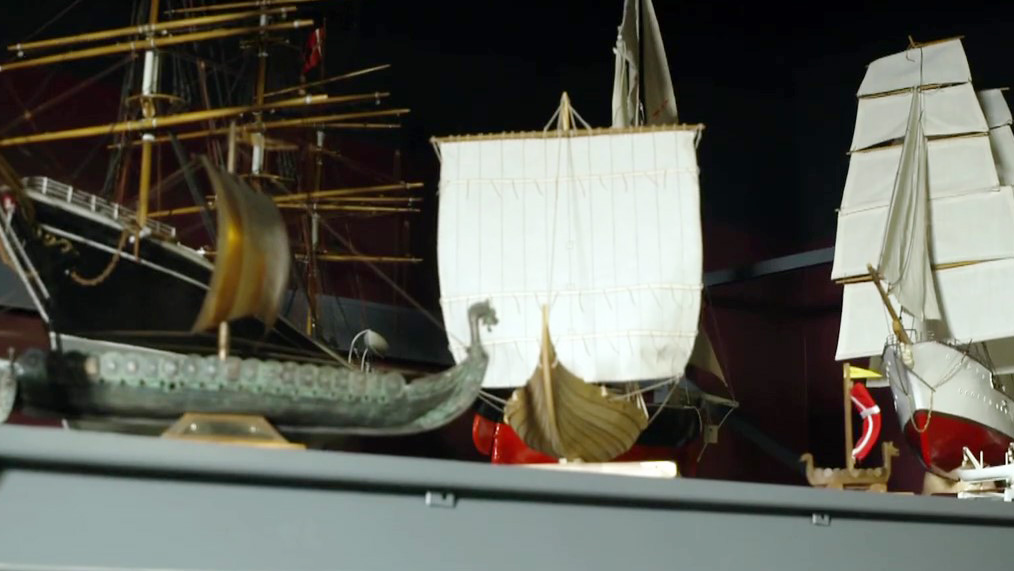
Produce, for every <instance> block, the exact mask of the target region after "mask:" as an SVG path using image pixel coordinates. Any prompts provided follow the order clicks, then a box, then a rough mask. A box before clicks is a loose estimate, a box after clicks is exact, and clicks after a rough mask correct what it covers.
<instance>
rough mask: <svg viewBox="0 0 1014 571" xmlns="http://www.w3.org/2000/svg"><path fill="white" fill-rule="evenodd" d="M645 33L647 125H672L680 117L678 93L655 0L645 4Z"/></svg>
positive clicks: (645, 119) (643, 13)
mask: <svg viewBox="0 0 1014 571" xmlns="http://www.w3.org/2000/svg"><path fill="white" fill-rule="evenodd" d="M641 17H642V20H641V21H642V25H641V36H642V39H643V45H644V68H643V70H642V71H643V73H644V80H643V86H644V122H645V124H646V125H671V124H675V123H676V122H677V119H676V93H675V91H674V90H673V87H672V77H671V76H670V75H669V59H668V58H667V57H666V55H665V46H664V45H662V32H661V30H659V27H658V19H657V18H655V7H654V6H653V5H652V3H651V0H643V4H642V6H641Z"/></svg>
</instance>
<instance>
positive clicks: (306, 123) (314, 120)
mask: <svg viewBox="0 0 1014 571" xmlns="http://www.w3.org/2000/svg"><path fill="white" fill-rule="evenodd" d="M383 95H384V96H385V97H386V96H387V94H386V93H385V94H383ZM270 106H271V103H268V104H266V105H265V107H270ZM408 112H409V110H408V109H385V110H383V111H360V112H356V113H339V114H335V115H318V116H315V117H299V118H296V119H280V120H278V121H266V122H264V123H262V124H261V125H259V126H258V127H257V128H261V127H263V128H264V129H284V128H288V127H328V126H332V125H334V126H344V125H356V123H336V122H338V121H343V120H345V119H360V118H371V117H390V116H398V115H404V114H405V113H408ZM369 124H370V123H361V125H369ZM381 124H383V125H387V124H388V123H376V125H381ZM249 130H251V129H248V128H247V126H246V125H244V126H241V127H239V131H240V133H245V132H247V131H249ZM228 134H229V129H228V128H227V127H222V128H218V129H205V130H203V131H192V132H189V133H179V134H177V135H176V138H177V139H179V140H181V141H186V140H188V139H200V138H203V137H210V136H212V135H228ZM154 142H155V143H168V142H169V137H156V138H155V141H154ZM132 144H133V145H138V144H140V143H138V142H136V141H135V142H133V143H132Z"/></svg>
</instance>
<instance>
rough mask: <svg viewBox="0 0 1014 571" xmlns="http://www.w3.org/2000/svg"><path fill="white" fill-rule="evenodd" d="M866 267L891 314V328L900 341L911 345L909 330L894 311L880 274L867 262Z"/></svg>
mask: <svg viewBox="0 0 1014 571" xmlns="http://www.w3.org/2000/svg"><path fill="white" fill-rule="evenodd" d="M866 268H867V269H868V270H869V272H870V278H871V279H872V280H873V285H875V286H876V287H877V293H879V294H880V300H881V301H883V302H884V307H886V308H887V312H888V313H889V314H890V315H891V328H892V329H893V330H894V335H895V336H896V337H897V338H898V341H901V342H902V343H904V344H906V345H911V344H912V340H911V339H910V338H909V337H908V332H907V331H905V328H904V327H902V325H901V319H899V318H898V314H897V313H896V312H895V311H894V307H893V306H892V305H891V300H890V299H888V297H887V292H886V291H884V287H883V286H881V285H880V276H878V275H877V270H875V269H873V266H872V265H870V264H866Z"/></svg>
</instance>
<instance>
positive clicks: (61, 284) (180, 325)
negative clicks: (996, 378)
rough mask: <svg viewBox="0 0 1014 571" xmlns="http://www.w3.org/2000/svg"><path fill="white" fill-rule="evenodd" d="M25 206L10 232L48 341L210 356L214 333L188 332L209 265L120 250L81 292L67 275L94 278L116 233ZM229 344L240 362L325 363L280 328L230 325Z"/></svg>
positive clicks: (157, 241) (299, 336) (157, 245)
mask: <svg viewBox="0 0 1014 571" xmlns="http://www.w3.org/2000/svg"><path fill="white" fill-rule="evenodd" d="M33 203H34V206H35V211H36V220H35V222H36V224H35V226H34V228H33V227H32V225H31V224H30V223H29V222H28V221H27V220H25V219H23V218H22V217H19V216H15V217H13V219H12V220H11V225H12V229H13V231H14V234H15V235H16V236H17V238H18V240H19V242H21V243H22V245H23V247H24V252H25V255H26V257H27V258H28V260H29V261H30V263H31V265H32V266H33V269H34V271H35V272H37V274H38V276H39V278H40V281H41V283H42V285H43V286H44V288H45V292H43V291H39V290H40V288H39V287H38V286H37V285H36V287H35V289H36V293H37V298H38V299H39V300H40V301H39V303H40V304H42V305H43V306H44V308H43V309H44V310H45V311H44V312H45V314H46V315H47V317H48V321H49V324H48V325H49V329H50V331H51V332H52V333H54V334H56V336H57V337H59V335H72V336H75V337H82V338H86V339H93V340H100V341H110V342H115V343H123V344H127V345H134V346H138V347H147V348H152V349H161V350H166V351H174V352H178V353H198V354H212V353H214V352H215V351H216V350H217V334H216V332H213V331H211V332H201V333H192V332H191V331H190V329H191V326H192V325H193V324H194V322H195V321H196V318H197V315H198V313H199V311H200V309H201V305H202V303H203V301H204V295H205V292H206V291H207V289H206V288H207V284H208V283H209V281H210V279H211V267H210V265H209V264H208V263H205V262H203V261H202V260H201V259H200V258H199V257H198V256H197V255H196V254H195V253H194V252H192V251H188V250H186V249H184V248H183V247H181V246H179V245H177V244H175V243H172V242H171V241H167V240H165V239H163V238H161V237H147V238H144V239H142V241H141V247H140V251H139V257H138V258H135V257H134V253H133V244H131V243H130V242H129V241H128V242H127V243H126V244H125V245H124V247H123V250H122V252H121V254H120V256H119V260H118V261H117V262H116V265H115V267H114V268H113V270H112V272H111V273H110V274H109V276H108V277H106V278H105V279H104V280H101V282H99V283H98V284H96V285H82V284H81V283H79V281H78V280H75V279H74V277H73V275H76V276H78V277H81V278H93V277H96V276H99V275H100V274H102V273H103V271H104V270H105V269H106V268H107V267H108V266H109V264H110V263H111V261H112V259H113V257H114V255H115V252H116V251H117V249H118V246H119V242H120V240H121V236H122V233H123V229H122V226H121V225H120V224H119V223H114V222H113V221H112V220H109V221H100V220H96V219H94V218H93V217H89V216H88V215H87V214H86V213H82V212H80V210H79V209H77V208H74V207H73V205H69V204H67V205H64V204H59V203H57V204H53V203H52V202H51V201H50V200H46V199H45V198H41V199H39V198H37V197H33ZM30 285H31V284H30ZM47 293H48V296H47V295H46V294H47ZM230 337H231V341H230V353H231V354H234V355H236V356H239V357H244V358H246V357H263V358H267V357H270V358H276V359H296V360H308V359H309V360H314V359H320V360H328V361H333V358H332V357H331V356H330V355H329V354H328V351H327V350H326V349H324V348H323V347H322V346H321V345H319V344H318V343H317V342H315V341H313V340H312V339H310V338H309V337H307V336H306V335H304V334H303V333H302V332H300V331H298V330H297V329H295V328H294V327H293V326H292V325H291V324H289V323H287V322H285V321H284V320H279V321H278V322H277V323H276V325H275V326H274V327H273V328H272V329H271V330H270V331H265V326H264V324H263V323H262V322H260V321H259V320H257V319H253V318H247V319H242V320H237V321H234V322H232V323H230Z"/></svg>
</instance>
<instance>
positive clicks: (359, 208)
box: [148, 197, 421, 218]
mask: <svg viewBox="0 0 1014 571" xmlns="http://www.w3.org/2000/svg"><path fill="white" fill-rule="evenodd" d="M275 198H277V197H275ZM203 208H208V209H209V210H214V209H215V204H214V203H209V204H208V205H207V206H184V207H181V208H173V209H171V210H156V211H154V212H149V213H148V218H165V217H167V216H182V215H184V214H196V213H198V212H200V211H201V210H202V209H203ZM278 208H279V209H280V210H305V209H306V208H308V207H307V205H306V204H305V203H299V202H296V203H292V202H283V203H280V204H278ZM313 209H314V210H316V211H319V212H374V213H385V214H386V213H398V212H405V213H418V212H421V210H419V209H418V208H410V207H404V206H365V205H355V204H349V205H342V206H338V205H328V204H325V205H320V206H314V207H313Z"/></svg>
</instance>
